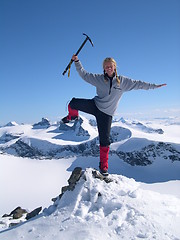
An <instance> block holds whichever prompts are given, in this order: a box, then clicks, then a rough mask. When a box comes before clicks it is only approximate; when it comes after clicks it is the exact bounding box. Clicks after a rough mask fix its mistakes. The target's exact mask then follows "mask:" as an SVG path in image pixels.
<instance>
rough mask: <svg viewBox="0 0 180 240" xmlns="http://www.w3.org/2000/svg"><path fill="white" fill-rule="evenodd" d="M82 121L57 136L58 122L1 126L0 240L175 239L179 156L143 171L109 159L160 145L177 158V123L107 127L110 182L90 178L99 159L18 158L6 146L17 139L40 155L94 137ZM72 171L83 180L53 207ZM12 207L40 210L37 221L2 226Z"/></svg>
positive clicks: (179, 214) (178, 239) (179, 232)
mask: <svg viewBox="0 0 180 240" xmlns="http://www.w3.org/2000/svg"><path fill="white" fill-rule="evenodd" d="M82 119H83V123H82V125H81V126H82V128H83V129H84V130H85V131H81V130H82V129H80V128H77V129H74V130H70V131H61V130H59V128H58V124H50V125H49V126H48V127H46V126H45V127H44V126H41V125H36V127H33V126H32V125H30V124H29V125H27V124H21V125H18V124H17V123H15V122H10V123H9V124H7V125H6V126H5V127H0V190H1V196H0V222H2V221H3V224H0V240H21V239H23V240H32V239H33V240H34V239H39V240H51V239H53V240H56V239H57V240H59V239H67V240H68V239H71V240H72V239H76V240H85V239H86V240H95V239H96V240H101V239H102V240H106V239H113V240H116V239H120V240H121V239H125V240H138V239H148V240H153V239H156V240H180V227H179V226H180V159H179V160H178V159H177V156H179V155H177V156H176V160H175V161H172V160H171V159H169V158H168V157H167V158H166V156H169V154H170V153H169V151H168V150H165V151H163V152H162V153H161V155H157V156H156V157H155V158H153V157H150V158H149V159H150V160H152V164H150V165H146V166H138V165H135V166H132V165H130V164H128V163H127V162H125V161H123V159H121V158H120V157H118V156H117V155H116V154H115V153H114V152H116V151H127V152H131V151H139V150H141V149H143V148H144V147H146V146H148V145H149V144H154V143H155V146H156V145H157V144H156V143H158V142H163V143H165V144H168V143H170V144H171V146H173V147H174V149H175V150H177V151H176V154H178V153H177V152H178V151H179V152H180V119H179V118H176V119H175V118H169V119H155V120H151V121H141V122H139V121H134V120H133V121H132V120H124V119H121V121H115V122H113V124H112V136H113V138H114V140H115V141H114V142H113V143H112V144H111V153H110V157H109V172H110V176H111V177H112V179H113V182H111V183H105V182H104V181H100V180H99V179H95V178H93V177H92V173H91V172H92V168H96V169H98V164H99V157H98V156H89V155H88V156H81V155H77V156H76V155H74V156H70V155H68V154H69V153H68V152H64V153H63V154H64V155H63V157H62V158H59V159H58V158H56V159H55V158H52V159H47V158H44V159H43V158H39V159H38V158H35V159H32V158H29V157H19V156H18V155H17V152H16V151H15V148H11V146H13V144H15V143H16V142H17V141H18V140H20V141H22V142H24V143H26V145H28V146H30V147H31V146H33V147H36V148H37V149H39V150H41V151H42V152H43V153H47V152H48V151H50V150H54V149H58V148H60V147H62V146H66V145H71V146H77V145H78V144H80V143H86V142H88V141H91V140H93V139H95V138H97V135H98V134H97V129H96V126H95V125H94V124H93V122H91V125H90V124H89V121H88V120H87V118H85V117H82ZM44 122H45V123H46V121H44ZM69 126H70V127H71V125H69ZM77 130H78V132H77ZM7 149H8V150H7ZM146 151H147V153H148V151H149V150H146ZM161 151H162V149H161ZM66 154H67V155H66ZM161 156H163V157H161ZM77 166H78V167H82V168H83V169H84V170H85V173H84V176H85V178H86V181H85V178H83V177H82V178H81V179H80V181H79V182H78V183H77V185H76V188H75V190H74V191H67V192H65V193H64V195H63V197H62V198H61V199H60V200H57V201H56V202H55V204H53V205H52V201H51V199H52V198H54V197H56V196H58V195H59V194H60V190H61V188H62V187H63V186H65V185H67V180H68V178H69V176H70V174H71V171H73V169H74V168H75V167H77ZM17 206H21V207H22V208H25V209H28V210H29V211H31V210H33V209H35V208H37V207H39V206H42V207H43V209H44V210H43V211H42V213H41V214H40V215H38V216H37V217H35V218H33V219H30V220H29V221H26V222H24V223H21V224H19V225H17V226H15V227H11V228H8V225H9V222H8V221H9V220H8V219H7V220H6V221H7V222H6V221H5V219H4V218H1V216H2V215H3V214H5V213H7V214H8V213H10V212H11V211H12V210H13V209H15V208H16V207H17Z"/></svg>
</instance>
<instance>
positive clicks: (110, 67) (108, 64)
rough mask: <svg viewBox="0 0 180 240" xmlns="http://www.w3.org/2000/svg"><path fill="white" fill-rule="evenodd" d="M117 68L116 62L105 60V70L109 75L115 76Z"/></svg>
mask: <svg viewBox="0 0 180 240" xmlns="http://www.w3.org/2000/svg"><path fill="white" fill-rule="evenodd" d="M115 69H116V67H115V65H114V63H112V62H110V61H109V62H105V64H104V70H105V72H106V73H107V75H108V76H109V77H112V76H113V74H114V72H115Z"/></svg>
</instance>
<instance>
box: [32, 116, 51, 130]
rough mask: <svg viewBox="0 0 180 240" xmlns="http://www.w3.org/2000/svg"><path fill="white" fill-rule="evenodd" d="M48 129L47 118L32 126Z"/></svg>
mask: <svg viewBox="0 0 180 240" xmlns="http://www.w3.org/2000/svg"><path fill="white" fill-rule="evenodd" d="M48 127H50V122H49V120H48V119H47V118H42V120H41V121H40V122H38V123H35V124H34V125H33V128H36V129H37V128H48Z"/></svg>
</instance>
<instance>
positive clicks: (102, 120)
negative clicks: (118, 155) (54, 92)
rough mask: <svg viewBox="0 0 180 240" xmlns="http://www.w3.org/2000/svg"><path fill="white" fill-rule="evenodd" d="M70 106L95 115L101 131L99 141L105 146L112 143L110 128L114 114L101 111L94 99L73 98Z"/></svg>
mask: <svg viewBox="0 0 180 240" xmlns="http://www.w3.org/2000/svg"><path fill="white" fill-rule="evenodd" d="M69 104H70V107H71V108H72V109H76V110H79V111H82V112H85V113H89V114H92V115H94V116H95V118H96V121H97V127H98V132H99V143H100V145H101V146H103V147H107V146H109V145H110V130H111V123H112V116H110V115H107V114H106V113H103V112H101V111H100V110H99V109H98V108H97V107H96V105H95V102H94V99H82V98H73V99H72V100H71V101H70V103H69Z"/></svg>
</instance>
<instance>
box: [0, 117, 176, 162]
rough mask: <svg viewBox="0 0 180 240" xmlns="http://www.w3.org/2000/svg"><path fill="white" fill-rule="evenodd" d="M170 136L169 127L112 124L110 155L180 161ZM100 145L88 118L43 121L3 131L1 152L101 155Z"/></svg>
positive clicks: (133, 159)
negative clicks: (70, 121) (70, 120)
mask: <svg viewBox="0 0 180 240" xmlns="http://www.w3.org/2000/svg"><path fill="white" fill-rule="evenodd" d="M175 127H176V128H177V127H179V126H175ZM171 128H172V126H171ZM168 134H169V132H168V129H167V126H160V125H158V124H157V125H155V124H154V123H152V124H150V123H141V122H139V121H127V120H124V119H123V118H121V119H120V120H118V121H114V122H113V124H112V128H111V137H110V138H111V149H110V152H111V154H116V155H117V156H119V157H120V158H121V159H123V160H124V161H125V162H127V163H129V164H131V165H141V166H143V165H147V164H151V163H152V162H153V160H154V159H156V158H157V157H161V158H164V159H169V160H170V161H179V160H180V140H179V142H178V141H177V143H174V142H171V141H170V140H171V137H169V136H168ZM98 144H99V142H98V132H97V127H96V125H95V123H94V122H93V121H92V120H91V121H88V120H87V119H86V118H85V117H81V118H80V120H78V121H75V122H74V123H70V124H63V123H56V124H52V123H50V121H49V120H48V119H46V118H43V119H42V121H41V122H39V123H36V124H33V125H26V124H23V125H13V126H5V127H1V128H0V151H1V152H3V153H8V154H12V155H15V156H21V157H30V158H38V159H39V158H42V159H51V158H63V157H65V156H66V157H67V156H77V155H83V156H84V155H86V156H97V155H98V154H99V147H98Z"/></svg>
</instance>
